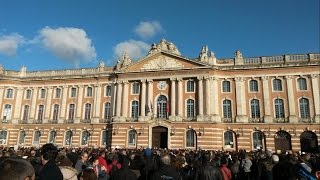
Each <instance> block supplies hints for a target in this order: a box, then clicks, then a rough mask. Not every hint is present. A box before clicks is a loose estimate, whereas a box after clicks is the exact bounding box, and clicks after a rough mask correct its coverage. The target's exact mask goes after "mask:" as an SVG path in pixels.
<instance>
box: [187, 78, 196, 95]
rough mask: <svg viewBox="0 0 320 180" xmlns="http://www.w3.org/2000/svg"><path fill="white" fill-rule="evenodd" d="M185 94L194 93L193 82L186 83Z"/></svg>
mask: <svg viewBox="0 0 320 180" xmlns="http://www.w3.org/2000/svg"><path fill="white" fill-rule="evenodd" d="M187 92H194V81H192V80H189V81H187Z"/></svg>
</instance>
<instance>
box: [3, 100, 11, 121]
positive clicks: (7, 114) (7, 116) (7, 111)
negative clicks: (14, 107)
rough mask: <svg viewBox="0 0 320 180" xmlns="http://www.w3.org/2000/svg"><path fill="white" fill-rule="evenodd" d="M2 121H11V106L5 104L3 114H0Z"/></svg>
mask: <svg viewBox="0 0 320 180" xmlns="http://www.w3.org/2000/svg"><path fill="white" fill-rule="evenodd" d="M2 114H3V115H2V119H3V120H4V121H7V120H10V119H11V105H10V104H5V105H4V107H3V113H2Z"/></svg>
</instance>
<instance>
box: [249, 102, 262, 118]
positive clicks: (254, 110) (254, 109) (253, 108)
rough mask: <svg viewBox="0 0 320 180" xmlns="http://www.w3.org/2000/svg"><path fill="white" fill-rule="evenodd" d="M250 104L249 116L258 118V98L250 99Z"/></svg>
mask: <svg viewBox="0 0 320 180" xmlns="http://www.w3.org/2000/svg"><path fill="white" fill-rule="evenodd" d="M250 105H251V117H252V118H260V106H259V100H257V99H252V100H251V101H250Z"/></svg>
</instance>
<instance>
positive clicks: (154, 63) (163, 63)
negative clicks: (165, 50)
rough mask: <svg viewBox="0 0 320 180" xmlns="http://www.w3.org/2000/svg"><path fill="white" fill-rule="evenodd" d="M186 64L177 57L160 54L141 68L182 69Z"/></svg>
mask: <svg viewBox="0 0 320 180" xmlns="http://www.w3.org/2000/svg"><path fill="white" fill-rule="evenodd" d="M183 67H184V65H183V64H182V63H181V62H179V61H178V60H176V59H173V58H169V57H165V56H160V57H158V58H156V59H153V60H150V61H148V62H147V63H145V64H144V65H143V66H142V67H141V70H157V69H182V68H183Z"/></svg>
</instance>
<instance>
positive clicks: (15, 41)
mask: <svg viewBox="0 0 320 180" xmlns="http://www.w3.org/2000/svg"><path fill="white" fill-rule="evenodd" d="M23 43H24V38H23V36H21V35H19V34H17V33H13V34H10V35H4V36H0V54H4V55H7V56H13V55H15V54H16V53H17V49H18V46H20V45H21V44H23Z"/></svg>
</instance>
